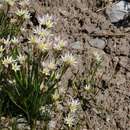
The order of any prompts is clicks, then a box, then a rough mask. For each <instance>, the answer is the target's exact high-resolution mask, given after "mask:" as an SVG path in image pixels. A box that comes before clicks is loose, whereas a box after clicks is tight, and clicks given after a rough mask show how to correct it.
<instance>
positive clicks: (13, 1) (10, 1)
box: [4, 0, 16, 6]
mask: <svg viewBox="0 0 130 130" xmlns="http://www.w3.org/2000/svg"><path fill="white" fill-rule="evenodd" d="M4 1H5V2H6V3H7V4H9V5H10V6H13V5H14V4H15V1H16V0H4Z"/></svg>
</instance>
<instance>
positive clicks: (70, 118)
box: [65, 114, 75, 127]
mask: <svg viewBox="0 0 130 130" xmlns="http://www.w3.org/2000/svg"><path fill="white" fill-rule="evenodd" d="M74 122H75V120H74V117H73V116H72V115H71V114H68V116H67V117H66V118H65V123H66V124H67V125H68V126H69V127H72V126H73V125H74Z"/></svg>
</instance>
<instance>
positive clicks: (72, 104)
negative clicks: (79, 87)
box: [69, 100, 80, 112]
mask: <svg viewBox="0 0 130 130" xmlns="http://www.w3.org/2000/svg"><path fill="white" fill-rule="evenodd" d="M79 105H80V102H79V101H78V100H72V101H71V102H70V103H69V107H70V111H71V112H76V111H77V110H78V108H79Z"/></svg>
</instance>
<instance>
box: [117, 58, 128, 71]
mask: <svg viewBox="0 0 130 130" xmlns="http://www.w3.org/2000/svg"><path fill="white" fill-rule="evenodd" d="M119 64H120V66H121V67H123V68H125V69H126V70H127V71H130V59H129V58H128V57H125V56H121V57H120V61H119Z"/></svg>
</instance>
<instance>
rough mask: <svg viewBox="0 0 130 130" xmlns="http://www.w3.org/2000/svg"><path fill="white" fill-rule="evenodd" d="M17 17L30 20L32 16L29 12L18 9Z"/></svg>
mask: <svg viewBox="0 0 130 130" xmlns="http://www.w3.org/2000/svg"><path fill="white" fill-rule="evenodd" d="M16 15H17V16H19V17H23V18H24V19H29V18H30V14H29V12H28V11H27V10H22V9H20V10H19V9H18V10H17V11H16Z"/></svg>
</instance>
